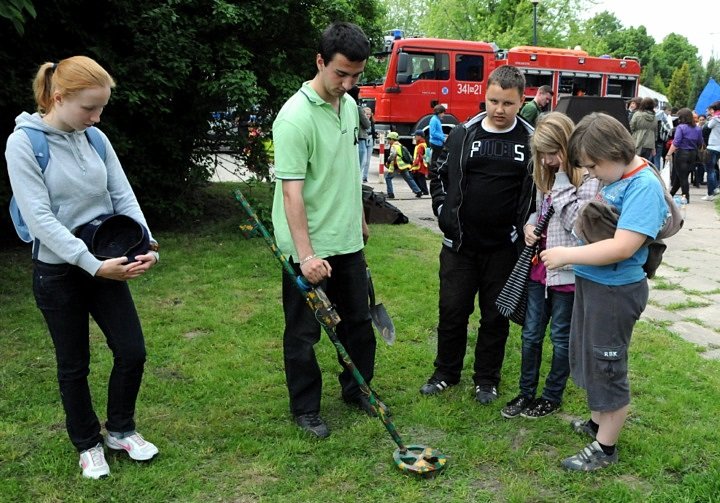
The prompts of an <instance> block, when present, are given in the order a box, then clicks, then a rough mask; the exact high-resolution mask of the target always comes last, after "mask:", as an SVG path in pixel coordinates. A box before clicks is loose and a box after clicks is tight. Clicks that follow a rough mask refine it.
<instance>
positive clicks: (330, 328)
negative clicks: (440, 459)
mask: <svg viewBox="0 0 720 503" xmlns="http://www.w3.org/2000/svg"><path fill="white" fill-rule="evenodd" d="M235 199H237V200H238V202H240V204H241V205H242V207H243V209H244V210H245V212H246V213H247V214H248V217H249V221H248V223H249V224H251V225H252V229H253V230H256V231H258V232H259V233H260V235H262V237H263V239H265V242H266V243H267V244H268V246H269V247H270V249H271V250H272V252H273V254H274V255H275V258H277V259H278V260H279V261H280V263H281V264H282V266H283V268H284V269H285V272H286V273H288V274H290V276H291V277H294V278H296V281H295V285H296V286H297V288H298V290H299V291H300V293H301V294H302V295H303V297H305V302H307V304H308V306H310V309H312V310H313V312H314V313H315V318H316V319H317V320H318V322H319V323H320V325H321V326H322V328H323V330H324V331H325V333H326V334H327V335H328V337H329V338H330V341H331V342H332V343H333V345H334V346H335V349H336V351H337V353H338V355H339V356H340V359H341V360H342V362H343V364H344V365H345V367H346V368H347V369H348V370H349V371H350V372H351V373H352V375H353V377H354V378H355V381H356V382H357V383H358V386H359V387H360V390H361V391H362V392H363V393H364V394H365V395H367V397H368V400H369V401H370V404H371V405H372V406H373V407H374V408H375V411H376V412H377V415H378V418H380V421H382V423H383V425H384V426H385V429H386V430H387V431H388V433H390V436H391V437H392V439H393V441H394V442H395V443H396V444H397V446H398V448H399V449H400V451H401V452H403V453H404V452H406V451H407V447H406V446H405V444H404V443H403V441H402V438H400V434H399V433H398V432H397V430H396V428H395V425H394V424H393V422H392V420H391V419H390V411H389V410H388V409H387V407H386V406H385V404H384V403H382V402H381V401H380V400H378V398H377V395H376V394H375V392H374V391H373V390H372V388H370V386H369V385H368V384H367V383H366V382H365V379H364V378H363V376H362V374H360V371H359V370H358V369H357V367H356V366H355V364H354V363H353V361H352V359H351V358H350V355H349V354H348V352H347V351H346V350H345V347H344V346H343V345H342V343H341V342H340V339H338V337H337V334H336V333H335V326H336V325H337V324H338V323H339V322H340V317H339V316H338V314H337V312H335V308H334V307H333V306H332V304H331V303H330V301H329V299H328V298H327V296H326V295H325V292H324V291H323V289H322V288H320V287H319V286H313V285H311V284H310V283H308V281H307V280H306V279H305V278H304V277H303V276H298V274H297V272H296V271H295V269H293V267H292V265H291V264H290V261H288V259H287V258H286V257H285V255H283V253H282V251H280V249H279V248H278V247H277V244H275V240H274V239H273V237H272V236H271V235H270V233H269V232H268V230H267V228H266V227H265V226H264V225H263V223H262V222H261V221H260V219H259V218H258V216H257V214H256V213H255V210H253V208H252V206H250V203H248V201H247V199H245V196H243V194H242V192H240V191H239V190H236V191H235Z"/></svg>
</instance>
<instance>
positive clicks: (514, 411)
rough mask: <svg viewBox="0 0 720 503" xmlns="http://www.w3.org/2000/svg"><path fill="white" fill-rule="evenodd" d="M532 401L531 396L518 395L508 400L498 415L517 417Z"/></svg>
mask: <svg viewBox="0 0 720 503" xmlns="http://www.w3.org/2000/svg"><path fill="white" fill-rule="evenodd" d="M533 401H534V399H533V397H531V396H525V395H522V394H521V395H518V396H516V397H515V398H513V399H512V400H510V401H509V402H508V403H507V405H506V406H505V407H503V408H502V410H501V411H500V415H501V416H502V417H504V418H505V419H512V418H514V417H518V416H519V415H520V413H521V412H522V411H523V410H525V408H526V407H527V406H528V405H530V404H531V403H532V402H533Z"/></svg>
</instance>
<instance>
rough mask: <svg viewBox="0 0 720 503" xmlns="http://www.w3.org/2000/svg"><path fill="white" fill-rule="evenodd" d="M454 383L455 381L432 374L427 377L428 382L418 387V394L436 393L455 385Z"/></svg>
mask: <svg viewBox="0 0 720 503" xmlns="http://www.w3.org/2000/svg"><path fill="white" fill-rule="evenodd" d="M456 384H457V383H456V382H447V381H445V380H443V379H440V378H439V377H435V376H432V377H431V378H430V379H428V382H426V383H425V384H423V385H422V387H421V388H420V394H421V395H437V394H438V393H442V392H443V391H445V390H446V389H448V388H449V387H450V386H455V385H456Z"/></svg>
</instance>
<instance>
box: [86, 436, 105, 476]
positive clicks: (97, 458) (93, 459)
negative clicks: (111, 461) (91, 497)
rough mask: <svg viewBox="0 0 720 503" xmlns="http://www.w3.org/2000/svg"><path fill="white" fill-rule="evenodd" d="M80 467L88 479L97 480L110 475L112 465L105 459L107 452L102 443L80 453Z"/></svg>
mask: <svg viewBox="0 0 720 503" xmlns="http://www.w3.org/2000/svg"><path fill="white" fill-rule="evenodd" d="M80 468H82V474H83V477H85V478H88V479H95V480H97V479H100V478H103V477H107V476H108V475H110V467H109V466H108V464H107V461H105V452H104V451H103V445H102V444H101V443H98V444H97V445H96V446H95V447H91V448H90V449H87V450H85V451H82V452H81V453H80Z"/></svg>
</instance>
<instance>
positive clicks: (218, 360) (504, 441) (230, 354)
mask: <svg viewBox="0 0 720 503" xmlns="http://www.w3.org/2000/svg"><path fill="white" fill-rule="evenodd" d="M212 190H213V191H214V193H215V195H216V197H217V196H218V194H219V195H221V196H222V197H225V195H226V194H227V201H226V202H225V203H224V204H223V205H221V210H220V211H217V212H216V213H215V216H214V217H213V218H208V220H209V221H208V222H205V223H203V225H200V224H199V223H198V222H191V223H188V225H178V230H174V231H166V232H160V233H158V239H159V241H160V242H161V245H162V249H161V253H162V262H161V264H160V265H159V266H158V267H157V268H156V269H154V270H153V271H151V273H149V274H147V275H146V276H145V277H143V278H141V279H139V280H135V281H133V282H132V289H133V293H134V295H135V301H136V304H137V306H138V310H139V312H140V316H141V318H142V321H143V327H144V331H145V337H146V344H147V351H148V361H147V364H146V367H145V378H144V382H143V387H142V390H141V394H140V398H139V401H138V408H137V418H136V419H137V422H138V429H139V430H140V431H141V432H142V433H143V434H144V435H145V436H146V437H147V438H148V439H149V440H151V441H152V442H154V443H155V444H157V445H158V447H159V448H160V456H159V457H158V458H157V459H156V460H154V461H153V462H152V463H150V464H136V463H134V462H131V461H130V460H129V459H128V458H127V457H124V456H120V457H112V456H109V457H108V461H109V463H110V467H111V470H112V475H111V477H110V478H108V479H105V480H101V481H91V480H85V479H83V478H82V477H81V473H80V469H79V467H78V464H77V454H76V453H75V452H74V449H73V448H72V446H71V444H70V442H69V440H68V438H67V434H66V433H65V428H64V416H63V413H62V408H61V405H60V401H59V396H58V390H57V383H56V379H55V361H54V354H53V348H52V345H51V342H50V339H49V336H48V335H47V333H46V327H45V324H44V321H43V320H42V316H41V314H40V312H39V311H38V310H37V309H36V307H35V305H34V300H33V298H32V293H31V263H30V258H29V252H28V251H27V250H26V249H25V248H22V249H13V250H3V251H0V257H1V258H2V260H1V261H0V277H2V282H1V283H0V307H1V312H2V315H1V316H2V318H1V320H2V322H1V324H0V501H8V502H11V501H12V502H16V501H28V502H30V501H31V502H58V501H68V502H81V501H87V502H95V501H118V502H125V501H148V502H155V501H158V502H164V501H179V502H186V501H188V502H194V501H198V502H200V501H203V502H204V501H229V502H243V503H244V502H255V501H270V502H274V501H278V502H280V501H282V502H356V501H357V502H365V501H367V502H374V501H393V502H395V501H397V502H417V501H432V502H476V501H488V502H490V501H508V502H540V501H542V502H565V501H602V502H624V501H643V502H645V501H648V502H649V501H652V502H673V503H675V502H711V501H720V429H719V428H718V403H720V363H718V362H715V361H706V360H704V359H703V358H702V357H701V355H700V353H699V350H698V349H697V348H696V347H695V346H694V345H692V344H690V343H687V342H684V341H683V340H681V339H679V338H678V337H676V336H674V335H672V334H670V333H669V332H667V331H666V330H665V329H664V328H662V327H660V326H657V327H656V326H652V325H650V324H647V323H639V324H638V326H637V328H636V331H635V334H634V337H633V345H632V350H631V362H630V367H631V385H632V390H633V395H634V398H633V403H632V406H631V413H630V418H629V420H628V423H627V426H626V428H625V429H624V431H623V433H622V436H621V439H620V443H619V453H620V463H619V464H618V465H616V466H614V467H612V468H610V469H608V470H606V471H604V472H603V473H599V474H576V473H567V472H565V471H563V470H562V469H561V468H560V465H559V462H560V460H561V459H562V458H563V457H566V456H569V455H571V454H574V453H576V452H577V451H578V450H579V449H581V448H582V447H583V445H584V444H585V440H584V439H583V438H581V437H579V436H577V435H576V434H574V433H572V432H571V429H570V427H569V420H570V419H572V418H577V417H584V416H586V414H587V410H586V405H585V400H584V395H583V393H582V391H581V390H579V389H578V388H576V387H575V386H574V385H573V384H572V383H570V384H569V385H568V390H567V392H566V395H565V402H564V404H563V407H562V409H561V413H559V414H556V415H554V416H551V417H548V418H545V419H540V420H536V421H531V420H525V419H522V418H518V419H514V420H505V419H503V418H502V417H501V416H500V408H501V407H502V406H503V404H504V402H506V401H508V400H510V399H511V398H513V397H514V396H515V395H516V393H517V380H518V372H519V365H520V331H519V328H518V327H517V326H513V328H512V332H511V336H510V339H509V341H508V345H507V356H506V360H505V366H504V368H503V381H502V383H501V389H500V393H501V396H500V400H498V401H497V402H496V403H494V404H492V405H489V406H481V405H479V404H478V403H477V402H475V401H474V397H473V386H472V381H471V378H470V377H471V375H470V374H471V370H470V369H471V367H472V350H470V351H468V357H467V359H466V364H465V368H466V369H468V370H467V372H466V373H465V374H464V375H463V378H462V381H461V384H460V385H459V386H456V387H454V388H451V389H450V390H449V391H448V392H446V393H445V394H443V395H442V396H440V397H429V398H428V397H422V396H421V395H420V394H419V393H418V389H419V387H420V385H421V384H422V383H423V382H424V381H425V380H426V379H427V377H428V376H429V375H430V373H431V371H432V361H433V358H434V354H435V344H436V336H435V326H436V323H437V291H438V278H437V270H438V258H437V256H438V252H439V250H440V239H439V237H438V236H437V235H435V234H432V233H431V232H429V231H426V230H423V229H419V228H417V227H414V226H412V225H404V226H380V225H376V226H371V239H370V242H369V243H368V247H367V257H368V262H369V264H370V267H371V269H372V272H373V278H374V281H375V287H376V291H377V296H378V301H382V302H383V303H384V304H385V306H386V307H387V309H388V311H389V313H390V314H391V316H392V317H393V319H394V322H395V326H396V329H397V334H398V335H397V342H396V343H395V345H394V346H392V347H389V346H387V345H385V344H384V343H383V342H382V341H381V340H379V341H378V352H377V365H376V378H375V380H374V381H373V387H374V388H375V390H376V391H377V392H378V393H379V394H380V395H381V397H382V398H383V399H384V401H385V402H386V403H387V404H388V406H389V407H390V408H391V409H392V411H393V413H394V422H395V425H396V426H397V428H398V431H399V432H400V434H401V435H402V436H403V438H404V440H405V441H406V443H408V444H411V443H419V444H427V445H430V446H432V447H435V448H437V449H440V450H441V451H442V452H444V453H445V454H446V455H447V456H448V458H449V461H448V465H447V469H446V470H445V471H444V472H443V473H442V474H441V475H440V476H438V477H437V478H435V479H432V480H416V479H412V478H409V477H407V476H405V475H403V474H401V473H400V472H399V471H398V470H397V469H396V468H395V466H394V464H393V461H392V454H393V451H394V450H395V447H396V446H395V444H394V443H393V442H392V439H391V438H390V436H389V435H388V433H387V432H386V431H385V429H384V428H383V425H382V424H381V423H380V421H379V420H377V419H372V418H368V417H366V416H364V415H362V414H361V413H360V412H359V411H357V410H355V409H350V408H348V407H347V406H346V405H345V404H344V403H343V402H342V400H341V399H340V392H339V387H338V384H337V377H336V375H337V372H338V363H337V360H336V356H335V352H334V348H333V346H332V344H331V343H330V342H329V341H328V340H327V338H325V337H324V338H323V340H322V341H321V342H320V343H319V344H318V345H317V346H316V349H317V353H318V357H319V360H320V364H321V366H322V368H323V370H324V384H325V386H324V391H323V403H322V414H323V416H324V418H325V419H326V420H327V422H328V424H329V426H330V428H331V430H332V435H331V436H330V438H328V439H327V440H324V441H317V440H314V439H311V438H308V437H306V436H304V435H303V434H302V433H301V432H300V431H299V430H298V429H297V428H296V427H295V426H294V425H293V423H292V421H291V418H290V414H289V410H288V399H287V392H286V388H285V382H284V373H283V362H282V330H283V316H282V307H281V299H280V274H281V270H280V266H279V264H278V263H277V262H276V260H275V258H274V257H273V256H272V254H271V253H270V251H269V250H268V249H267V247H266V245H265V243H264V242H263V241H262V240H261V239H253V240H246V239H244V238H243V237H242V235H241V234H240V232H238V231H237V230H236V229H237V226H238V225H239V224H240V223H241V222H242V220H243V215H242V210H241V209H240V208H239V207H238V206H237V205H236V204H235V203H234V201H232V199H231V198H230V195H229V191H230V186H228V185H218V186H214V187H213V189H212ZM218 215H224V216H218ZM477 320H478V317H477V314H475V315H474V316H473V318H472V322H471V323H472V325H471V329H470V332H471V335H470V344H472V345H474V341H475V336H474V332H475V327H476V326H477ZM91 334H92V335H91V338H92V340H91V345H92V367H91V369H92V373H91V377H90V379H91V386H92V392H93V397H94V400H95V404H96V410H97V412H98V415H99V417H100V418H101V421H104V415H105V411H104V409H105V406H104V403H105V399H106V385H107V379H108V374H109V371H110V366H111V354H110V351H109V350H108V349H107V347H106V346H105V343H104V339H103V336H102V334H101V333H100V331H99V330H98V328H97V327H96V326H95V325H94V324H92V325H91ZM550 352H551V346H550V345H549V343H548V344H546V346H545V354H544V363H543V375H542V378H543V379H544V374H545V372H546V371H547V369H548V366H549V357H550Z"/></svg>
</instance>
